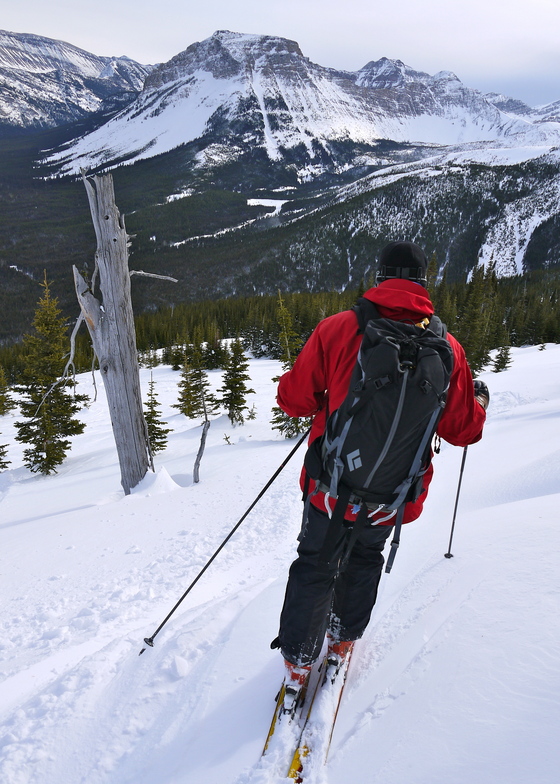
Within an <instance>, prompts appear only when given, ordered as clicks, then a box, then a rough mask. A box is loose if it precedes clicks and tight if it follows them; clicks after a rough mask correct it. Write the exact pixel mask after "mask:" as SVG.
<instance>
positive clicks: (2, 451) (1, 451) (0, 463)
mask: <svg viewBox="0 0 560 784" xmlns="http://www.w3.org/2000/svg"><path fill="white" fill-rule="evenodd" d="M7 453H8V445H7V444H0V471H3V470H4V469H5V468H7V467H8V466H9V465H10V461H9V460H6V459H5V457H6V455H7Z"/></svg>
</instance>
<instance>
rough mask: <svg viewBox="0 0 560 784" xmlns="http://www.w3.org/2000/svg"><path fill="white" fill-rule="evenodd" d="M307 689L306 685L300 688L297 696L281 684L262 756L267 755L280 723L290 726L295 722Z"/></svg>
mask: <svg viewBox="0 0 560 784" xmlns="http://www.w3.org/2000/svg"><path fill="white" fill-rule="evenodd" d="M307 688H308V683H306V684H305V685H304V686H302V687H301V689H300V691H299V692H298V693H297V694H290V693H288V691H287V689H286V684H285V683H282V686H281V687H280V691H279V692H278V696H277V697H276V706H275V708H274V714H273V716H272V721H271V723H270V729H269V730H268V735H267V736H266V741H265V744H264V748H263V751H262V756H264V755H265V754H266V753H267V751H268V749H269V746H270V743H271V740H272V736H273V735H274V733H275V732H276V730H277V728H278V725H279V724H281V723H282V721H284V722H287V723H288V724H291V723H292V722H293V721H294V720H295V718H296V716H297V713H298V710H299V709H300V708H301V707H302V706H303V704H304V702H305V697H306V693H307Z"/></svg>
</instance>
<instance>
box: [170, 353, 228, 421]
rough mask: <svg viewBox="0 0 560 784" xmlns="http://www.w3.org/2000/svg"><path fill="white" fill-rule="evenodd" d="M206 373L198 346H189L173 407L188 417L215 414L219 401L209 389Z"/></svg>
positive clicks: (194, 417) (193, 417)
mask: <svg viewBox="0 0 560 784" xmlns="http://www.w3.org/2000/svg"><path fill="white" fill-rule="evenodd" d="M209 389H210V382H209V381H208V374H207V373H206V371H205V370H204V367H203V361H202V351H201V349H200V346H193V347H191V349H190V351H189V352H188V354H187V353H185V355H184V360H183V370H182V371H181V379H180V381H179V398H178V400H177V403H176V404H175V405H174V406H173V408H177V409H178V410H179V411H180V412H181V413H182V414H184V415H185V416H186V417H188V418H189V419H197V418H198V417H204V419H205V420H206V419H207V418H208V416H210V415H211V414H216V413H217V411H218V408H219V403H218V401H217V400H216V397H215V395H213V394H212V393H211V392H210V391H209Z"/></svg>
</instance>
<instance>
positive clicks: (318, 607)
mask: <svg viewBox="0 0 560 784" xmlns="http://www.w3.org/2000/svg"><path fill="white" fill-rule="evenodd" d="M426 269H427V259H426V256H425V254H424V252H423V250H422V249H421V248H420V247H418V246H417V245H415V244H413V243H411V242H401V241H398V242H391V243H389V244H388V245H387V246H386V247H385V248H384V249H383V250H382V251H381V254H380V257H379V263H378V269H377V275H376V286H375V287H373V288H371V289H369V290H368V291H367V292H366V293H365V294H364V297H365V298H366V299H368V300H370V301H371V302H373V303H374V304H375V306H376V307H377V310H378V312H379V315H380V316H381V317H382V318H387V319H392V320H393V321H403V322H409V323H410V322H412V323H413V324H417V323H418V322H421V321H422V320H423V319H426V318H429V317H430V316H432V315H433V313H434V308H433V305H432V303H431V301H430V297H429V295H428V292H427V291H426V288H425V286H426V283H427V281H426ZM447 340H448V341H449V343H450V345H451V348H452V351H453V360H454V364H453V372H452V375H451V380H450V383H449V390H448V395H447V402H446V405H445V408H444V411H443V415H442V416H441V419H440V420H439V423H438V426H437V434H438V435H439V436H440V437H441V438H443V439H445V440H446V441H448V442H449V443H450V444H453V445H455V446H462V447H464V446H467V445H468V444H473V443H475V442H477V441H479V440H480V438H481V437H482V429H483V426H484V422H485V419H486V413H485V412H486V408H487V406H488V402H489V393H488V389H487V387H486V385H485V384H483V382H481V381H475V382H474V384H473V379H472V375H471V371H470V368H469V366H468V364H467V360H466V357H465V352H464V350H463V348H462V346H461V345H460V344H459V343H458V341H457V340H456V339H455V338H453V336H452V335H449V334H448V335H447ZM361 341H362V335H361V334H359V333H358V330H357V320H356V314H355V313H354V312H353V311H352V310H347V311H344V312H342V313H337V314H336V315H334V316H330V317H328V318H326V319H324V320H323V321H321V322H320V323H319V324H318V326H317V327H316V329H315V331H314V332H313V334H312V335H311V336H310V338H309V340H308V341H307V343H306V344H305V346H304V347H303V349H302V351H301V353H300V355H299V356H298V358H297V360H296V362H295V364H294V366H293V368H292V369H291V370H289V371H288V372H287V373H285V374H284V375H283V376H282V377H281V379H280V382H279V386H278V397H277V400H278V404H279V406H280V407H281V408H282V409H283V410H284V411H285V412H286V413H287V414H288V415H289V416H294V417H309V416H312V417H313V424H312V428H311V433H310V438H309V442H310V443H312V442H313V441H314V440H315V439H316V438H318V437H320V436H321V435H322V433H323V432H324V429H325V425H326V420H327V417H328V415H329V414H330V413H332V412H333V411H335V410H336V409H337V408H338V407H339V406H340V405H341V403H342V401H343V400H344V398H345V397H346V394H347V392H348V387H349V382H350V377H351V374H352V371H353V368H354V365H355V363H356V358H357V354H358V350H359V348H360V345H361ZM431 478H432V466H431V465H430V466H429V467H428V470H427V471H426V473H425V475H424V477H423V490H422V492H421V494H420V496H419V497H418V499H417V500H416V501H414V502H409V503H407V504H406V507H405V510H404V518H403V522H404V523H408V522H411V521H412V520H415V519H416V518H417V517H418V516H419V515H420V513H421V512H422V506H423V504H424V501H425V500H426V496H427V493H428V487H429V484H430V481H431ZM301 486H302V489H304V494H306V493H312V491H313V490H314V489H315V483H314V482H313V480H311V479H310V478H309V477H306V472H305V468H304V469H303V471H302V477H301ZM325 502H328V503H329V504H330V508H332V505H333V503H334V502H333V501H332V499H328V498H326V497H325V494H324V493H323V492H320V491H317V492H315V494H312V495H311V496H310V502H309V503H307V504H306V505H305V512H304V520H303V526H302V530H301V533H300V535H299V537H298V540H299V546H298V550H297V552H298V557H297V558H296V560H295V561H294V562H293V563H292V565H291V567H290V571H289V578H288V584H287V588H286V594H285V599H284V606H283V609H282V613H281V617H280V631H279V635H278V637H277V638H276V640H274V642H273V643H272V646H271V647H273V648H280V649H281V652H282V654H283V656H284V660H285V664H286V677H285V684H286V685H287V686H289V688H290V691H291V692H292V693H294V692H297V690H299V689H300V688H301V686H303V684H304V683H305V682H306V680H307V678H308V675H309V672H310V670H311V666H312V664H313V662H314V661H315V660H316V659H317V658H318V656H319V654H320V652H321V648H322V645H323V641H324V638H325V633H326V634H327V641H328V656H329V659H331V660H332V658H333V657H334V658H335V659H336V658H338V659H339V661H341V662H342V661H343V660H344V657H345V656H346V655H347V654H348V653H349V651H350V650H351V648H352V645H353V641H354V640H356V639H359V638H360V637H361V636H362V634H363V632H364V630H365V628H366V626H367V624H368V622H369V619H370V616H371V611H372V609H373V606H374V604H375V601H376V598H377V587H378V584H379V580H380V577H381V572H382V568H383V564H384V558H383V555H382V552H383V548H384V545H385V542H386V540H387V538H388V537H389V534H390V533H391V531H392V529H393V525H392V520H390V521H387V522H385V524H383V523H379V524H376V525H371V524H370V525H367V526H365V528H363V529H362V530H361V532H360V533H359V535H358V537H357V541H356V542H355V544H354V546H353V548H352V550H351V552H350V555H349V557H348V560H347V562H346V565H345V567H344V569H343V570H342V571H340V572H339V573H338V574H337V572H338V565H337V558H338V557H339V556H340V555H341V554H342V553H343V551H344V546H345V541H346V540H347V538H348V536H349V533H348V532H349V531H350V530H351V528H352V524H353V522H354V521H355V519H356V513H357V509H356V508H355V507H354V508H353V507H352V506H351V505H349V506H348V507H347V511H346V513H345V515H344V529H345V530H344V531H343V534H342V535H341V537H340V539H339V541H338V542H337V544H336V547H335V552H334V555H335V557H334V558H332V559H331V561H330V564H329V568H327V569H325V568H323V566H324V565H321V568H318V567H319V559H320V554H321V551H322V545H323V542H324V540H325V535H326V532H327V529H328V524H329V516H328V515H327V513H326V506H325ZM380 515H381V513H380V514H378V515H377V516H376V517H375V518H374V521H375V522H377V520H378V519H379V518H380ZM332 564H334V565H332Z"/></svg>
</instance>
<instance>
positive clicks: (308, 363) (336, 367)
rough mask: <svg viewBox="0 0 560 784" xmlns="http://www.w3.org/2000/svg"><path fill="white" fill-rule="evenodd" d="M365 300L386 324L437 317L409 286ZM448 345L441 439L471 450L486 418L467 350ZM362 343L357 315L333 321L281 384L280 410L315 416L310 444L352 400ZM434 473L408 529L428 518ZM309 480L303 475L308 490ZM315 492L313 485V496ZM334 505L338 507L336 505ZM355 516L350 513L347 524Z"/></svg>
mask: <svg viewBox="0 0 560 784" xmlns="http://www.w3.org/2000/svg"><path fill="white" fill-rule="evenodd" d="M364 297H366V298H367V299H369V300H371V301H372V302H374V303H375V305H376V306H377V308H378V310H379V314H380V315H381V316H382V317H383V318H390V319H393V320H395V321H411V322H413V323H416V322H418V321H421V320H422V319H423V318H425V317H426V316H431V315H432V314H433V312H434V307H433V305H432V303H431V301H430V297H429V295H428V292H427V291H426V289H424V288H423V287H422V286H419V285H418V283H413V282H411V281H408V280H387V281H384V282H383V283H381V284H380V285H379V286H377V287H376V288H372V289H369V291H367V292H366V293H365V294H364ZM447 339H448V340H449V343H450V344H451V347H452V349H453V354H454V366H453V373H452V375H451V381H450V384H449V393H448V396H447V403H446V406H445V409H444V412H443V415H442V417H441V419H440V421H439V424H438V428H437V433H438V435H439V436H441V438H443V439H445V441H448V442H449V443H450V444H453V445H454V446H467V445H468V444H474V443H475V442H476V441H479V440H480V439H481V438H482V428H483V426H484V422H485V419H486V413H485V411H484V409H483V408H482V406H481V405H480V404H479V403H477V401H476V400H475V398H474V391H473V380H472V375H471V371H470V368H469V366H468V364H467V360H466V357H465V352H464V350H463V347H462V346H461V344H460V343H459V342H458V341H457V340H455V338H454V337H453V336H452V335H450V334H448V335H447ZM361 342H362V335H360V334H359V333H358V326H357V319H356V315H355V313H353V312H352V311H350V310H346V311H343V312H342V313H336V314H335V315H334V316H329V317H328V318H326V319H324V320H323V321H321V322H320V323H319V324H318V325H317V327H316V329H315V330H314V332H313V334H312V335H311V336H310V338H309V340H308V341H307V343H306V344H305V346H304V347H303V349H302V351H301V353H300V355H299V356H298V358H297V360H296V362H295V364H294V366H293V368H292V369H291V370H289V371H288V372H287V373H285V374H284V375H283V376H282V378H281V379H280V383H279V385H278V398H277V399H278V405H279V406H280V407H281V408H282V409H283V410H284V411H285V412H286V413H287V414H288V415H289V416H294V417H305V416H313V425H312V428H311V433H310V437H309V441H310V442H312V441H314V440H315V439H316V438H317V437H318V436H320V435H322V433H323V431H324V429H325V420H326V411H327V402H328V410H329V413H332V412H333V411H335V410H336V409H337V408H338V407H339V406H340V404H341V403H342V401H343V400H344V398H345V397H346V393H347V391H348V386H349V384H350V376H351V375H352V370H353V368H354V365H355V363H356V357H357V355H358V350H359V348H360V344H361ZM432 473H433V468H432V466H431V465H430V467H429V468H428V470H427V472H426V474H425V475H424V491H423V492H422V494H421V495H420V497H419V498H418V500H417V501H415V502H414V503H409V504H407V506H406V510H405V515H404V522H405V523H407V522H410V521H412V520H416V518H417V517H418V516H419V515H420V513H421V512H422V507H423V504H424V501H425V500H426V496H427V494H428V487H429V484H430V481H431V479H432ZM304 479H305V474H304V472H302V480H301V482H302V487H303V482H304ZM313 486H314V483H313V482H311V488H310V489H311V490H312V489H313ZM312 500H313V503H314V504H315V505H316V506H317V507H318V508H319V509H323V510H324V509H325V507H324V503H325V497H324V495H323V493H317V494H316V495H315V496H313V499H312ZM330 501H331V507H333V506H334V500H332V499H330ZM355 516H356V515H355V514H353V513H352V511H351V508H350V507H349V508H348V511H347V514H346V519H348V520H352V519H355ZM388 524H390V523H388Z"/></svg>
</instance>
